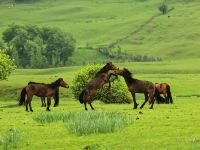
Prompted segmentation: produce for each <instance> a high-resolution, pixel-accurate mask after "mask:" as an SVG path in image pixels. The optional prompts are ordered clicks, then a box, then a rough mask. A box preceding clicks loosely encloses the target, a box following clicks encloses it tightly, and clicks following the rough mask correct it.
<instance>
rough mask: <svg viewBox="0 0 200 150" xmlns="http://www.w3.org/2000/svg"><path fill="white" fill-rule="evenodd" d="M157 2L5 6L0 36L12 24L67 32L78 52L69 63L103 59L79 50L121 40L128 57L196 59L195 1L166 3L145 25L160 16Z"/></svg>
mask: <svg viewBox="0 0 200 150" xmlns="http://www.w3.org/2000/svg"><path fill="white" fill-rule="evenodd" d="M160 2H161V0H123V1H122V0H103V1H97V0H76V1H72V0H67V1H64V0H41V1H39V2H35V3H25V4H24V3H20V4H15V5H12V4H11V3H6V2H4V3H1V4H0V10H1V13H0V18H1V20H0V33H2V32H3V31H4V30H5V29H6V28H7V27H8V25H9V24H11V23H15V24H37V25H39V26H52V27H53V26H55V27H59V28H61V29H63V30H64V31H67V32H71V33H72V34H73V35H74V36H75V38H76V39H77V50H76V52H75V53H74V56H72V58H71V59H70V62H71V64H73V63H75V62H79V61H81V62H86V63H87V62H95V61H98V62H102V61H104V60H106V58H105V57H104V56H100V57H98V59H97V60H96V58H97V55H98V54H97V53H96V52H95V51H94V50H87V49H78V47H85V46H86V45H87V46H91V47H97V46H99V45H108V44H111V43H113V42H115V41H117V40H118V39H124V38H125V37H126V38H125V39H124V40H122V41H120V42H119V43H117V44H118V45H120V46H121V47H122V51H126V52H127V53H130V54H142V55H144V54H145V55H148V56H159V57H162V58H163V59H165V60H169V59H183V58H184V59H186V58H198V57H199V56H200V53H199V46H200V44H199V40H200V36H199V33H200V28H199V24H200V19H199V11H198V10H199V9H200V5H199V4H200V2H199V1H198V0H192V1H189V0H179V1H175V0H167V2H168V6H169V8H172V7H174V8H175V9H174V10H173V11H171V12H170V13H169V14H167V15H160V16H158V17H155V18H153V19H152V20H150V21H148V20H149V19H150V18H151V17H152V16H154V15H157V14H159V13H160V12H159V11H158V6H159V4H160ZM168 16H169V17H168ZM141 26H142V27H141ZM137 30H138V31H137ZM135 31H137V32H136V33H135V34H131V33H133V32H135ZM85 58H87V59H85Z"/></svg>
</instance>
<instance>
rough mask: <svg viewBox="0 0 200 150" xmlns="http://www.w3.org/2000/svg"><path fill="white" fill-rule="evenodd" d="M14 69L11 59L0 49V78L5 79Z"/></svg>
mask: <svg viewBox="0 0 200 150" xmlns="http://www.w3.org/2000/svg"><path fill="white" fill-rule="evenodd" d="M14 69H15V65H14V63H13V60H11V59H10V57H9V56H8V55H6V54H5V52H4V51H2V50H0V80H5V79H7V77H8V76H9V75H10V74H11V72H12V71H13V70H14Z"/></svg>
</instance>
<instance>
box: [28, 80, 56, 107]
mask: <svg viewBox="0 0 200 150" xmlns="http://www.w3.org/2000/svg"><path fill="white" fill-rule="evenodd" d="M29 84H44V83H38V82H32V81H30V82H29V83H28V85H29ZM41 102H42V107H46V102H45V97H41ZM58 104H59V88H58V90H57V91H56V93H55V97H54V107H57V106H58Z"/></svg>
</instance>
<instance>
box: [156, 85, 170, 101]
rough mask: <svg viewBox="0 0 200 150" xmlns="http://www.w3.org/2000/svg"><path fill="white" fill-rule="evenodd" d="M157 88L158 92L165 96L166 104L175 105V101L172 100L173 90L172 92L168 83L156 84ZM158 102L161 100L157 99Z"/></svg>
mask: <svg viewBox="0 0 200 150" xmlns="http://www.w3.org/2000/svg"><path fill="white" fill-rule="evenodd" d="M155 87H156V89H157V91H158V92H159V94H163V95H164V102H165V103H166V104H169V103H171V104H173V99H172V94H171V90H170V85H169V84H167V83H155ZM157 101H158V102H159V99H157Z"/></svg>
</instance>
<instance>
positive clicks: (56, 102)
mask: <svg viewBox="0 0 200 150" xmlns="http://www.w3.org/2000/svg"><path fill="white" fill-rule="evenodd" d="M58 104H59V89H58V90H56V93H55V103H54V106H55V107H56V106H58Z"/></svg>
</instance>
